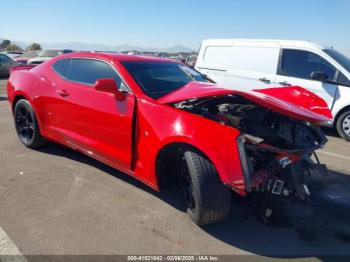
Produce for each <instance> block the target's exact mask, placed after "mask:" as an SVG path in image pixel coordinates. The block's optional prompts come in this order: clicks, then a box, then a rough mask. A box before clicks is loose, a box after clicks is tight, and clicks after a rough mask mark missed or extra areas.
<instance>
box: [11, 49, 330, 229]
mask: <svg viewBox="0 0 350 262" xmlns="http://www.w3.org/2000/svg"><path fill="white" fill-rule="evenodd" d="M7 90H8V99H9V101H10V104H11V109H12V111H13V115H14V121H15V127H16V130H17V134H18V137H19V139H20V141H21V142H22V143H23V144H24V145H25V146H27V147H29V148H37V147H39V146H43V145H44V144H45V143H46V142H47V141H48V140H49V141H54V142H57V143H60V144H63V145H66V146H68V147H71V148H73V149H75V150H78V151H80V152H82V153H84V154H86V155H88V156H91V157H93V158H95V159H98V160H100V161H102V162H104V163H106V164H107V165H110V166H112V167H114V168H116V169H118V170H121V171H123V172H125V173H127V174H129V175H131V176H134V177H135V178H137V179H139V180H141V181H142V182H144V183H146V184H147V185H149V186H150V187H152V188H154V189H155V190H161V189H162V188H164V187H166V186H169V185H171V184H173V183H177V182H179V184H180V185H181V187H182V189H183V192H184V196H185V199H186V204H187V213H188V215H189V216H190V218H191V219H192V220H193V221H194V222H196V223H197V224H199V225H204V224H210V223H215V222H218V221H221V220H223V219H225V218H226V217H227V216H228V214H229V212H230V209H231V192H232V191H235V192H236V193H238V194H240V195H242V196H245V195H247V194H248V193H254V192H256V193H261V194H262V198H268V197H271V196H273V195H276V196H277V195H280V196H288V195H293V196H297V197H299V198H301V199H307V197H308V196H309V195H310V192H309V190H308V187H307V179H306V178H307V176H306V174H308V173H309V171H310V170H321V169H322V167H323V166H322V165H320V163H318V162H317V161H316V162H315V161H314V160H312V159H311V157H312V155H313V153H314V151H315V150H316V149H318V148H320V147H322V146H323V145H324V144H325V143H326V141H327V140H326V138H325V136H324V135H323V133H322V132H321V131H320V129H319V128H318V124H319V123H321V122H323V121H327V120H328V119H329V118H331V113H330V111H329V110H328V108H327V104H326V103H325V102H324V101H323V100H322V99H321V98H319V97H317V96H316V95H314V94H313V93H311V92H309V91H307V90H304V89H303V88H300V87H283V88H270V89H261V90H255V91H246V92H243V91H237V90H232V89H227V88H224V87H221V86H218V85H215V84H211V83H208V82H206V80H205V77H204V76H202V75H200V74H199V73H198V72H196V71H194V70H192V69H191V68H189V67H187V66H185V65H183V64H181V63H179V62H176V61H172V60H167V59H161V58H152V57H141V56H130V55H121V54H107V53H93V52H81V53H71V54H65V55H61V56H58V57H55V58H53V59H51V60H49V61H47V62H45V63H43V64H41V65H38V66H36V67H33V68H32V67H30V66H27V67H17V68H14V69H13V71H12V74H11V77H10V79H9V81H8V87H7ZM316 159H317V157H316ZM264 215H265V216H266V217H268V216H270V215H271V210H268V209H267V211H266V212H265V213H264Z"/></svg>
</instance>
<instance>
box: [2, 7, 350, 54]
mask: <svg viewBox="0 0 350 262" xmlns="http://www.w3.org/2000/svg"><path fill="white" fill-rule="evenodd" d="M0 8H1V10H2V11H4V12H1V20H0V21H1V22H0V37H5V38H9V39H13V40H22V41H37V42H49V43H51V42H85V43H96V44H107V45H120V44H130V45H138V46H144V47H146V46H152V47H170V46H173V45H177V44H181V45H184V46H188V47H191V48H194V49H197V48H198V47H199V45H200V42H201V41H202V40H203V39H206V38H279V39H300V40H311V41H315V42H318V43H320V44H325V45H328V46H334V47H335V48H337V49H339V50H340V51H343V52H344V53H346V54H347V55H350V41H349V40H350V34H349V32H350V1H348V0H343V1H341V0H332V1H330V0H329V1H321V0H319V1H316V0H303V1H301V0H294V1H281V0H279V1H269V0H260V1H259V0H243V1H242V0H123V1H121V0H60V1H51V0H0Z"/></svg>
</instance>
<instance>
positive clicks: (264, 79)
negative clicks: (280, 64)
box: [259, 77, 271, 84]
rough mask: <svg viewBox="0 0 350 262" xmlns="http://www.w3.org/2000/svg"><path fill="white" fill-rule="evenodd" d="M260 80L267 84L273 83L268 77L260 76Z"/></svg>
mask: <svg viewBox="0 0 350 262" xmlns="http://www.w3.org/2000/svg"><path fill="white" fill-rule="evenodd" d="M259 81H261V82H263V83H265V84H270V83H271V80H270V79H267V78H266V77H262V78H259Z"/></svg>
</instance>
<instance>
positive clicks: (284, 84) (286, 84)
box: [279, 81, 291, 86]
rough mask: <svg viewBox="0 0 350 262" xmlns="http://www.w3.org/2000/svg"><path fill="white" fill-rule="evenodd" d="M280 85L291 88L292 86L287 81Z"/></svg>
mask: <svg viewBox="0 0 350 262" xmlns="http://www.w3.org/2000/svg"><path fill="white" fill-rule="evenodd" d="M279 84H280V85H281V86H291V84H290V83H288V82H287V81H283V82H279Z"/></svg>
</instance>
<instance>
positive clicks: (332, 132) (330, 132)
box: [322, 127, 340, 138]
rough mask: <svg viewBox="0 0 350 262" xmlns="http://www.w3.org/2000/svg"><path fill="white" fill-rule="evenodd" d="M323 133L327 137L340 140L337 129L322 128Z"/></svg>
mask: <svg viewBox="0 0 350 262" xmlns="http://www.w3.org/2000/svg"><path fill="white" fill-rule="evenodd" d="M322 131H323V132H324V133H325V135H326V136H332V137H337V138H340V136H339V135H338V133H337V130H336V129H335V128H330V127H322Z"/></svg>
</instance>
